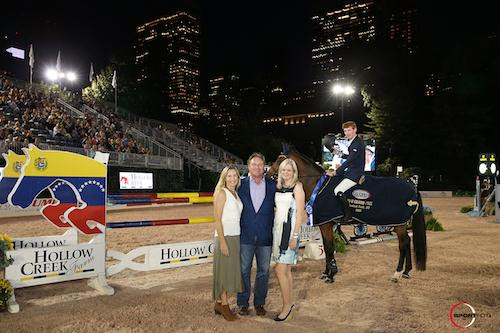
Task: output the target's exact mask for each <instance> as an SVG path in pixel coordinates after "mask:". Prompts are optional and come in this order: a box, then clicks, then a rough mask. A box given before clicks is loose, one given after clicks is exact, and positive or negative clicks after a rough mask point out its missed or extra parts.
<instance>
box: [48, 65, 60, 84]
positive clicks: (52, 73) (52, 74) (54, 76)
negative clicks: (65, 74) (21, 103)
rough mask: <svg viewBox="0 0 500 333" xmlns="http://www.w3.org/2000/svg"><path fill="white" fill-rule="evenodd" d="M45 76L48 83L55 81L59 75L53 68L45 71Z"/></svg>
mask: <svg viewBox="0 0 500 333" xmlns="http://www.w3.org/2000/svg"><path fill="white" fill-rule="evenodd" d="M45 76H46V77H47V79H48V80H49V81H57V79H59V73H58V72H57V71H56V70H55V69H54V68H49V69H47V70H46V71H45Z"/></svg>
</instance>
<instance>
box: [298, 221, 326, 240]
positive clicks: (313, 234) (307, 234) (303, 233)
mask: <svg viewBox="0 0 500 333" xmlns="http://www.w3.org/2000/svg"><path fill="white" fill-rule="evenodd" d="M315 239H321V232H320V230H319V228H318V227H315V226H312V225H311V226H309V225H305V224H304V225H302V227H301V228H300V234H299V240H300V241H301V242H305V241H312V240H315Z"/></svg>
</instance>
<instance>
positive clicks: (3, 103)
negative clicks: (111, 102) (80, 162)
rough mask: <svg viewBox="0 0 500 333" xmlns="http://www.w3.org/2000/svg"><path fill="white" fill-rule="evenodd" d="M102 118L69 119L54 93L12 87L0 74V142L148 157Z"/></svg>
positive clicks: (112, 118) (112, 119)
mask: <svg viewBox="0 0 500 333" xmlns="http://www.w3.org/2000/svg"><path fill="white" fill-rule="evenodd" d="M106 117H107V118H108V120H106V119H103V118H99V117H97V116H96V115H93V114H85V116H82V117H75V116H72V115H70V114H69V113H68V112H65V111H64V110H63V109H61V107H60V106H59V105H58V103H57V95H56V94H45V93H41V92H37V91H35V90H34V89H28V88H26V87H20V86H16V85H15V84H14V83H13V82H12V81H11V80H9V79H8V78H7V77H5V76H2V75H0V141H4V142H5V143H8V144H22V145H27V144H29V143H34V144H35V145H39V144H41V143H42V144H43V143H46V144H50V145H55V146H65V147H78V148H84V149H91V150H94V151H116V152H124V153H136V154H137V153H139V154H149V150H148V148H146V147H142V146H141V145H140V144H139V143H138V142H137V141H136V140H135V139H134V137H133V136H132V135H131V134H130V130H129V128H128V127H127V126H126V125H125V124H123V123H122V122H121V121H120V120H119V119H118V118H117V117H116V115H114V114H112V113H108V114H106Z"/></svg>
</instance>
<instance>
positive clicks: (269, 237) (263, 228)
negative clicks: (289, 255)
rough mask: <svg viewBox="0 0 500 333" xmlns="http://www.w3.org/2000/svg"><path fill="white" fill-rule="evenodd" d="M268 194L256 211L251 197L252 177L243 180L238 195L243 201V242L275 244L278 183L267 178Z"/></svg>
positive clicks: (241, 235) (259, 244)
mask: <svg viewBox="0 0 500 333" xmlns="http://www.w3.org/2000/svg"><path fill="white" fill-rule="evenodd" d="M264 179H265V181H266V196H265V197H264V201H263V202H262V205H261V206H260V208H259V211H257V212H256V211H255V208H254V207H253V203H252V198H251V197H250V177H246V178H244V179H243V180H242V181H241V186H240V188H239V189H238V195H239V197H240V199H241V202H242V203H243V211H242V212H241V220H240V226H241V234H240V243H241V244H251V245H256V246H272V245H273V222H274V194H275V193H276V184H275V183H274V181H272V180H270V179H267V178H265V177H264Z"/></svg>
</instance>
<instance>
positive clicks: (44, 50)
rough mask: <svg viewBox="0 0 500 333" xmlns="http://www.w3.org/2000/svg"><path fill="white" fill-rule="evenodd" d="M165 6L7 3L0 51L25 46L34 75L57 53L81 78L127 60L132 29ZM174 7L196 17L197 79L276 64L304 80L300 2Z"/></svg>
mask: <svg viewBox="0 0 500 333" xmlns="http://www.w3.org/2000/svg"><path fill="white" fill-rule="evenodd" d="M169 3H174V5H168V4H167V5H165V4H160V2H158V1H144V2H142V3H141V5H140V6H138V5H137V2H135V3H131V2H123V3H121V4H120V5H119V9H118V8H117V7H115V6H112V5H111V4H109V3H108V2H104V1H85V2H71V4H70V3H69V2H65V3H63V2H57V3H56V4H51V5H49V4H48V3H47V2H43V3H42V2H39V1H36V2H35V1H28V2H27V3H24V2H23V3H22V5H19V6H13V5H12V4H11V8H10V10H9V12H10V13H11V14H10V15H8V16H4V17H3V18H2V20H0V29H1V30H0V31H1V33H2V42H3V44H2V46H3V45H4V43H9V44H14V45H17V46H19V47H26V49H27V48H28V47H29V46H26V45H29V44H30V43H33V44H34V49H35V59H36V65H35V67H36V68H37V69H41V67H43V68H45V67H46V66H48V65H51V64H52V65H54V64H55V62H56V58H57V51H58V50H61V57H62V64H63V67H64V68H68V67H70V68H71V69H73V70H75V71H77V72H78V73H79V74H80V76H84V77H87V76H88V72H89V66H90V62H91V61H92V62H94V68H95V71H96V72H98V71H99V70H100V69H102V68H103V67H104V66H105V65H106V64H107V63H108V60H109V58H110V57H112V56H114V55H120V56H124V55H128V56H133V49H132V45H133V40H134V31H135V27H136V26H137V25H139V24H141V23H143V22H145V21H146V20H149V19H153V18H156V17H159V16H161V15H167V14H169V13H171V12H172V11H173V10H175V8H177V7H176V5H175V1H169ZM69 4H70V5H69ZM284 4H286V6H284ZM182 6H187V7H188V8H189V9H190V10H191V11H192V12H194V13H195V16H198V17H201V25H202V26H201V28H202V45H201V47H202V50H201V52H202V70H203V76H205V77H211V76H213V75H217V74H225V73H239V74H240V75H242V76H243V77H247V78H248V79H249V80H250V81H252V80H256V79H258V77H254V76H257V74H256V73H265V72H266V71H267V70H268V69H269V68H271V67H272V66H273V65H274V64H278V65H279V66H280V67H281V68H283V72H284V75H285V79H286V81H287V82H290V84H292V85H297V86H301V85H303V83H302V82H309V81H310V79H309V77H308V75H309V71H308V66H310V43H311V40H310V39H311V38H310V16H311V15H310V8H309V5H308V2H306V1H300V2H299V1H297V2H296V3H295V4H293V3H291V2H290V3H289V2H284V1H281V2H273V3H272V4H268V3H264V2H261V3H260V5H259V4H258V3H256V2H247V5H244V4H243V3H240V2H239V1H210V2H208V1H204V2H203V3H202V5H200V4H199V3H197V2H196V1H182ZM5 36H8V39H7V42H6V39H5ZM26 56H27V55H26ZM68 69H69V68H68ZM259 75H260V74H259Z"/></svg>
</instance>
